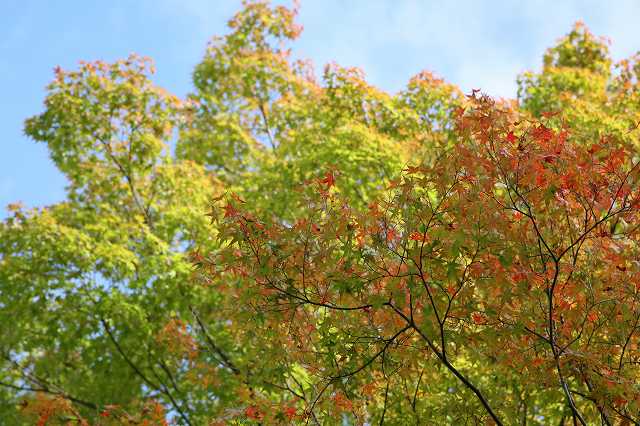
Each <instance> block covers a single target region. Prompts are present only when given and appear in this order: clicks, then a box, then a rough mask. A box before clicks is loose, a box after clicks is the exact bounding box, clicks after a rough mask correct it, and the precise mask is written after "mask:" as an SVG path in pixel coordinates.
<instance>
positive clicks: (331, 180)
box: [320, 172, 336, 189]
mask: <svg viewBox="0 0 640 426" xmlns="http://www.w3.org/2000/svg"><path fill="white" fill-rule="evenodd" d="M320 183H324V184H325V185H327V189H329V188H331V187H332V186H334V185H335V183H336V178H335V176H334V174H333V173H332V172H327V174H326V175H325V177H324V179H322V180H321V181H320Z"/></svg>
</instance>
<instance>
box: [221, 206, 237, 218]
mask: <svg viewBox="0 0 640 426" xmlns="http://www.w3.org/2000/svg"><path fill="white" fill-rule="evenodd" d="M237 215H238V210H236V208H235V207H234V206H233V204H231V203H228V204H227V205H226V206H224V217H235V216H237Z"/></svg>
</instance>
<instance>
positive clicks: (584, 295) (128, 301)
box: [0, 2, 640, 425]
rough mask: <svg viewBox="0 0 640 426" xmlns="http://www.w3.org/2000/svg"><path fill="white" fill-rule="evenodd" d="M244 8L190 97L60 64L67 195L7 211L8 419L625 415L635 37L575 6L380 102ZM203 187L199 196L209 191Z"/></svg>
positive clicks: (2, 252)
mask: <svg viewBox="0 0 640 426" xmlns="http://www.w3.org/2000/svg"><path fill="white" fill-rule="evenodd" d="M295 15H296V10H295V9H287V8H285V7H271V6H269V5H268V4H267V3H264V2H249V3H246V4H245V6H244V8H243V9H242V10H241V11H240V12H239V13H238V14H237V15H236V16H235V17H234V18H233V19H232V20H231V21H230V22H229V29H230V31H229V33H228V34H227V35H225V36H223V37H215V38H214V39H212V41H211V42H210V44H209V45H208V47H207V49H206V52H205V55H204V58H203V60H202V61H201V63H200V64H198V65H197V66H196V68H195V71H194V74H193V82H194V90H193V92H192V93H190V94H188V95H187V96H186V97H185V98H184V99H179V98H178V97H176V96H173V95H171V94H170V93H167V92H166V91H165V90H163V89H161V88H159V87H157V86H155V85H154V84H153V82H152V74H153V66H152V64H151V62H150V60H148V59H146V58H141V57H137V56H131V57H129V58H127V59H125V60H122V61H117V62H115V63H104V62H100V61H97V62H86V63H81V64H80V66H79V68H78V69H77V70H72V71H67V70H61V69H56V71H55V78H54V80H53V82H52V83H51V84H50V85H49V86H48V88H47V97H46V99H45V105H44V106H45V110H44V112H43V113H41V114H39V115H36V116H34V117H32V118H30V119H29V120H27V122H26V126H25V131H26V133H27V134H28V135H29V136H30V137H32V138H33V139H34V140H36V141H39V142H43V143H46V144H47V146H48V149H49V151H50V153H51V158H52V160H53V161H54V163H55V164H56V166H57V167H58V168H59V169H60V170H61V171H62V172H63V173H64V174H65V175H66V176H67V178H68V182H69V184H68V187H67V199H66V200H65V201H63V202H61V203H58V204H55V205H52V206H47V207H43V208H38V209H26V208H23V207H21V206H20V205H18V204H16V205H12V206H11V207H10V215H9V217H8V218H7V219H5V220H4V221H3V222H2V223H0V282H2V284H3V291H2V292H0V323H1V324H3V333H2V335H0V418H2V419H3V422H4V423H5V424H16V425H19V424H24V422H25V421H26V422H32V423H34V424H42V425H45V424H60V423H72V424H149V425H155V424H168V423H177V424H186V425H196V424H209V423H211V424H229V423H230V424H234V423H235V424H243V423H261V424H290V423H294V424H296V423H300V424H308V423H311V424H314V423H315V424H320V423H322V424H336V423H340V424H363V423H368V424H373V423H385V424H406V423H407V422H409V423H416V424H467V423H468V424H491V423H492V422H493V423H496V424H512V423H522V424H569V423H571V422H574V423H578V424H580V423H582V424H594V423H597V422H601V423H604V424H618V423H619V424H625V423H626V424H633V423H634V422H638V418H639V417H640V414H639V412H640V401H639V399H638V395H639V394H640V390H639V389H638V385H637V382H638V376H639V373H640V372H639V370H638V362H639V360H640V354H639V352H638V336H637V333H638V328H640V304H639V302H638V291H640V290H639V287H640V282H639V281H638V278H637V277H638V276H640V275H638V272H639V271H638V267H639V264H638V263H637V261H636V259H637V256H638V253H637V250H638V246H637V238H638V233H637V231H636V229H637V226H636V225H635V224H636V223H637V222H638V220H637V214H638V206H639V205H640V204H639V203H638V201H639V200H638V196H639V192H638V190H639V189H638V170H637V169H638V165H637V163H638V157H637V154H636V151H637V131H636V128H637V123H638V122H640V110H639V108H640V107H639V105H640V104H639V103H638V102H637V101H638V93H640V91H639V90H638V89H639V88H638V74H639V72H640V71H639V70H640V68H639V67H638V65H637V63H638V62H637V57H632V58H630V59H628V60H624V61H622V62H620V63H617V64H614V63H613V62H612V61H611V59H610V57H609V54H608V49H607V42H606V40H603V39H600V38H597V37H595V36H593V35H592V34H591V33H590V32H589V31H588V30H587V29H586V28H585V27H584V25H582V24H577V25H576V27H575V28H574V29H573V30H572V31H571V32H570V33H569V34H568V35H567V36H566V37H565V38H563V39H562V40H560V41H559V42H558V44H557V45H556V46H555V47H553V48H551V49H549V51H548V52H547V54H546V55H545V57H544V66H543V68H542V70H541V72H540V73H533V72H527V73H524V74H523V75H522V76H520V77H519V88H520V90H519V99H518V100H517V101H500V102H496V101H494V100H491V99H490V98H488V97H486V96H483V95H479V94H478V93H477V92H476V91H474V92H472V94H471V95H468V96H464V95H463V94H462V93H461V92H460V90H459V89H457V88H456V87H455V86H454V85H451V84H448V83H446V82H445V81H443V80H442V79H439V78H437V77H435V76H434V75H433V74H431V73H429V72H422V73H420V74H418V75H417V76H415V77H414V78H412V79H411V80H410V81H409V82H408V84H407V86H406V88H405V89H403V90H401V91H399V92H398V93H396V94H388V93H385V92H384V91H382V90H379V89H377V88H375V87H373V86H371V85H370V84H368V83H367V82H366V80H365V77H364V75H363V73H362V72H361V71H359V70H357V69H351V68H343V67H340V66H339V65H337V64H330V65H328V66H326V67H325V68H324V69H323V71H322V73H321V75H319V76H316V75H315V73H314V70H313V67H312V65H311V64H310V63H309V62H307V61H302V60H294V59H293V58H292V56H291V53H290V50H289V49H290V44H291V42H292V41H293V40H295V38H296V37H297V36H298V35H299V34H300V31H301V28H300V27H299V26H298V25H297V24H296V23H295ZM212 200H214V201H213V205H212V204H211V203H212Z"/></svg>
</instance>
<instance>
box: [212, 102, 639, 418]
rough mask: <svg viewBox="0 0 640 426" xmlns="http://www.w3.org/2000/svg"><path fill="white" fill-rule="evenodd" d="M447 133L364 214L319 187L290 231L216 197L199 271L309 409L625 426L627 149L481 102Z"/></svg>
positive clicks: (634, 396)
mask: <svg viewBox="0 0 640 426" xmlns="http://www.w3.org/2000/svg"><path fill="white" fill-rule="evenodd" d="M458 134H459V139H458V141H457V142H458V143H457V144H456V145H455V146H454V147H453V148H452V150H451V151H450V152H448V153H447V154H445V155H443V156H441V157H440V158H439V159H438V160H437V161H436V162H435V163H434V164H433V165H428V166H412V167H409V168H407V169H406V170H405V174H404V175H403V176H402V177H401V178H400V179H399V180H397V181H396V182H394V183H393V184H392V190H391V191H390V193H388V194H387V196H386V197H383V198H382V199H381V200H380V201H378V202H374V203H372V204H371V205H370V206H369V210H368V211H365V212H358V211H357V209H353V208H351V207H350V205H349V201H348V200H347V199H345V198H343V197H341V196H340V195H339V192H338V191H334V189H333V181H332V180H329V181H327V180H323V181H320V182H319V183H317V184H316V185H317V186H318V188H317V190H316V191H312V192H313V193H314V194H319V195H316V196H313V195H312V196H310V198H309V200H308V201H307V204H306V205H307V206H308V207H307V210H306V214H305V215H303V216H302V217H301V218H300V219H299V220H298V221H297V222H296V223H295V224H292V225H290V224H287V223H282V222H281V221H278V220H275V221H271V220H261V219H259V218H257V217H256V216H254V215H252V214H251V213H250V212H249V211H246V210H244V209H242V208H241V206H240V205H238V204H237V202H234V201H233V200H226V201H224V202H225V203H231V204H227V206H229V205H231V206H232V209H229V208H227V210H226V212H227V213H226V214H224V216H222V215H220V216H217V218H218V221H217V222H216V223H218V224H219V227H220V228H219V229H220V230H219V239H220V241H221V243H223V244H222V245H223V247H225V248H223V249H221V250H220V251H218V252H217V254H216V256H215V257H211V258H209V259H208V260H204V261H202V262H201V268H202V270H203V271H204V275H205V277H206V278H207V279H217V280H219V281H220V282H226V284H225V285H220V286H219V288H221V289H226V290H227V291H233V292H235V293H236V295H237V296H236V297H237V298H238V299H239V305H241V306H245V307H246V309H252V310H256V309H257V310H258V312H260V313H261V315H262V318H261V321H260V322H256V321H254V322H253V323H252V327H264V328H265V329H267V330H269V329H279V330H281V333H280V334H279V335H280V336H281V338H280V340H281V342H280V345H282V346H283V347H286V348H287V350H286V351H285V353H283V354H282V356H283V357H286V358H287V359H288V360H289V361H288V362H295V363H296V365H300V366H304V368H305V370H306V372H307V374H308V377H309V378H308V383H311V385H310V389H309V392H308V395H307V397H306V398H305V400H306V401H307V404H306V405H305V407H306V413H307V414H309V415H321V416H329V417H332V418H335V417H336V416H339V415H340V414H341V413H349V416H351V418H353V419H354V420H355V421H357V422H359V423H360V422H364V421H366V422H368V423H371V422H383V420H387V421H391V420H392V419H395V421H396V422H400V421H401V419H405V421H406V418H408V417H413V418H414V419H415V420H416V422H418V423H422V422H424V421H425V419H431V420H432V421H436V419H438V418H440V419H441V420H440V421H442V419H446V420H447V423H460V422H470V421H472V422H480V423H483V422H484V421H486V420H487V419H490V420H492V421H493V422H495V423H497V424H510V423H512V422H513V421H514V419H522V421H523V422H527V421H535V420H538V421H540V420H541V419H542V418H543V419H544V422H545V423H547V424H548V422H552V423H555V422H556V421H558V420H559V419H561V418H564V417H573V418H574V419H575V421H577V422H579V423H580V424H593V423H594V422H596V421H598V420H599V419H601V420H602V421H603V422H604V423H606V424H613V423H612V422H614V421H616V422H619V421H622V422H625V421H627V422H628V421H633V422H637V421H638V417H637V416H638V414H637V413H638V409H640V392H639V389H638V385H637V377H638V373H639V371H638V368H637V362H636V359H637V357H638V352H637V350H636V349H634V348H636V346H634V348H632V347H631V346H629V343H630V342H631V341H632V338H633V335H634V333H635V332H636V330H637V328H638V318H640V304H639V300H638V291H639V290H640V281H638V279H637V277H638V271H637V268H638V265H637V263H635V262H634V259H635V258H636V257H637V255H638V248H639V246H638V232H637V229H638V227H637V226H636V225H635V224H636V223H637V220H638V212H639V210H638V208H639V207H640V188H639V184H640V181H639V180H638V179H639V178H640V174H639V173H640V164H639V162H638V158H637V156H636V155H635V149H634V147H633V146H632V145H625V144H622V143H620V142H619V141H616V142H610V143H607V144H604V145H596V144H594V145H593V146H590V147H588V146H583V145H580V144H579V143H578V141H579V139H577V140H575V139H573V136H572V128H571V127H570V125H569V124H568V125H567V126H566V127H565V128H563V129H562V130H561V131H554V130H552V129H551V128H549V127H547V126H546V125H545V123H544V122H539V121H527V120H523V119H522V117H520V116H519V114H517V113H516V112H514V111H511V110H508V109H504V108H501V107H499V106H496V105H495V104H494V103H493V101H491V100H490V99H489V98H486V97H482V98H476V97H471V99H470V104H469V105H468V106H467V110H466V111H464V112H462V111H461V112H460V117H459V124H458ZM229 211H232V213H231V214H229ZM249 307H250V308H249ZM284 330H288V332H286V333H285V332H284ZM434 371H435V372H436V373H434ZM425 374H428V375H430V376H432V377H434V378H435V380H433V381H426V380H425V381H422V380H421V379H422V378H423V376H424V375H425ZM447 376H450V377H447ZM446 393H451V394H453V395H451V396H449V397H446V396H444V394H446ZM418 395H421V396H420V397H419V398H418ZM381 396H384V400H383V401H382V402H381V403H380V402H379V401H378V402H379V403H378V404H374V406H373V407H374V408H373V409H372V407H370V406H369V405H368V402H369V400H370V399H373V400H375V399H376V398H380V397H381ZM554 403H556V404H557V406H554ZM433 406H436V407H438V408H437V410H438V411H439V412H438V414H437V415H434V413H433ZM389 407H393V409H390V408H389ZM425 407H429V409H428V410H425ZM315 410H317V411H318V412H319V413H321V414H316V413H315ZM386 416H389V417H386Z"/></svg>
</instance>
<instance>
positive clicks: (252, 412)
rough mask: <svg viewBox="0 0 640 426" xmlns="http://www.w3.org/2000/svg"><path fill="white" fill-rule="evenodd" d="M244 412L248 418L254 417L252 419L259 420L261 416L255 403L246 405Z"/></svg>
mask: <svg viewBox="0 0 640 426" xmlns="http://www.w3.org/2000/svg"><path fill="white" fill-rule="evenodd" d="M244 414H245V415H246V416H247V417H248V418H250V419H254V420H260V418H261V417H262V413H261V412H260V410H259V409H258V407H256V406H255V405H250V406H248V407H247V408H246V409H245V410H244Z"/></svg>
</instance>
